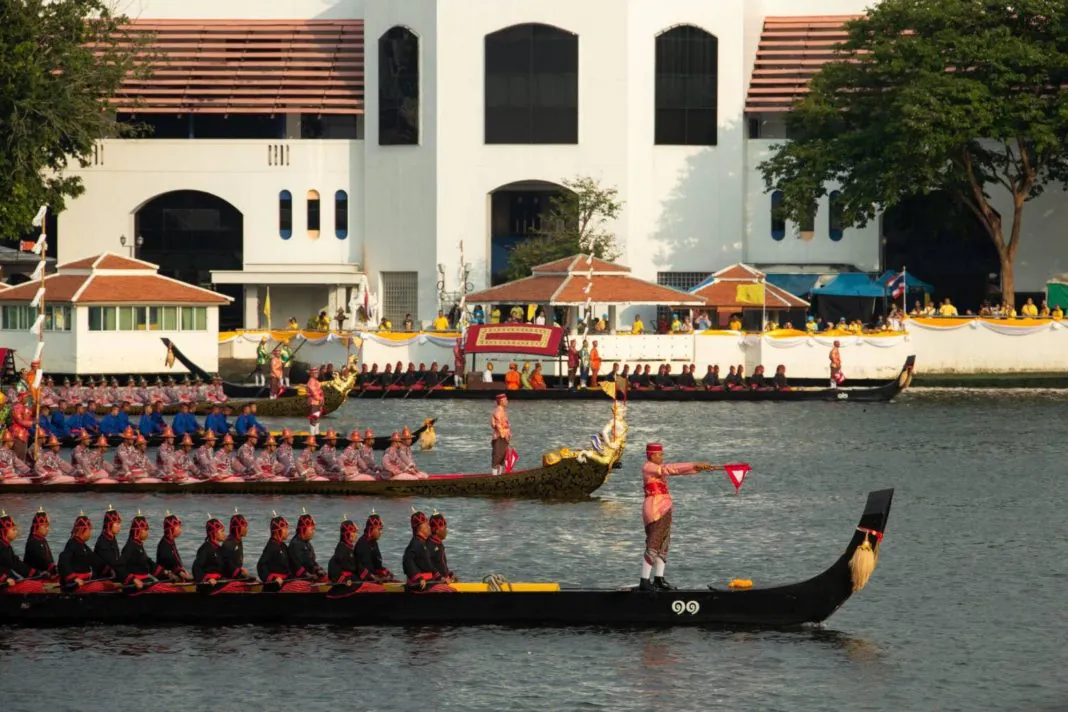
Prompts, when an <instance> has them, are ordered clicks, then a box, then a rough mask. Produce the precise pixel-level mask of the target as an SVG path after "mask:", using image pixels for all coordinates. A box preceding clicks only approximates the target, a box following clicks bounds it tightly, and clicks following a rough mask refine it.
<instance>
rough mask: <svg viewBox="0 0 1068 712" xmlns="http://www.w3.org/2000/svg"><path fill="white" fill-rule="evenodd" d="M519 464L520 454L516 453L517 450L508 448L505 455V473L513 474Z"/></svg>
mask: <svg viewBox="0 0 1068 712" xmlns="http://www.w3.org/2000/svg"><path fill="white" fill-rule="evenodd" d="M517 462H519V453H518V452H516V451H515V448H511V447H510V448H508V450H506V451H505V453H504V471H505V472H506V473H511V472H512V469H513V468H514V467H515V464H516V463H517Z"/></svg>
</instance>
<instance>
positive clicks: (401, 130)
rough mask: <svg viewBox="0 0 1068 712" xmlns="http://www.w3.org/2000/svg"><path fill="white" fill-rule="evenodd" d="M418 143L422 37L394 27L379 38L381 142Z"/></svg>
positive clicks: (409, 144) (379, 125) (396, 144)
mask: <svg viewBox="0 0 1068 712" xmlns="http://www.w3.org/2000/svg"><path fill="white" fill-rule="evenodd" d="M418 143H419V38H418V37H417V36H416V35H415V33H414V32H412V31H411V30H409V29H408V28H407V27H391V28H389V30H387V31H386V33H385V34H384V35H382V36H381V37H379V38H378V145H379V146H414V145H416V144H418Z"/></svg>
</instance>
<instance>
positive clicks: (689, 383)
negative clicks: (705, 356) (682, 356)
mask: <svg viewBox="0 0 1068 712" xmlns="http://www.w3.org/2000/svg"><path fill="white" fill-rule="evenodd" d="M679 385H680V386H681V387H683V388H697V381H696V380H695V379H694V375H693V364H691V365H690V366H689V367H688V368H687V366H686V364H683V366H682V373H681V374H680V375H679Z"/></svg>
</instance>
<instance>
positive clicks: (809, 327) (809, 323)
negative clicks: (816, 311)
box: [805, 314, 819, 334]
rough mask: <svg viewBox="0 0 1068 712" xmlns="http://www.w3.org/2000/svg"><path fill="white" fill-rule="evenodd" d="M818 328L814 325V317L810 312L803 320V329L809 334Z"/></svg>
mask: <svg viewBox="0 0 1068 712" xmlns="http://www.w3.org/2000/svg"><path fill="white" fill-rule="evenodd" d="M818 328H819V327H818V326H817V325H816V317H814V316H812V315H811V314H810V315H809V317H808V319H806V320H805V331H807V332H808V333H810V334H815V333H816V330H817V329H818Z"/></svg>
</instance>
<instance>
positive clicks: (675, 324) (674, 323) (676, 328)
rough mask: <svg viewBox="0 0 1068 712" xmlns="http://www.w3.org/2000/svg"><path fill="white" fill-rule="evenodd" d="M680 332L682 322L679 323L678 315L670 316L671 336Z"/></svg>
mask: <svg viewBox="0 0 1068 712" xmlns="http://www.w3.org/2000/svg"><path fill="white" fill-rule="evenodd" d="M680 331H682V322H681V321H679V315H678V314H672V315H671V333H672V334H677V333H679V332H680Z"/></svg>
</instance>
